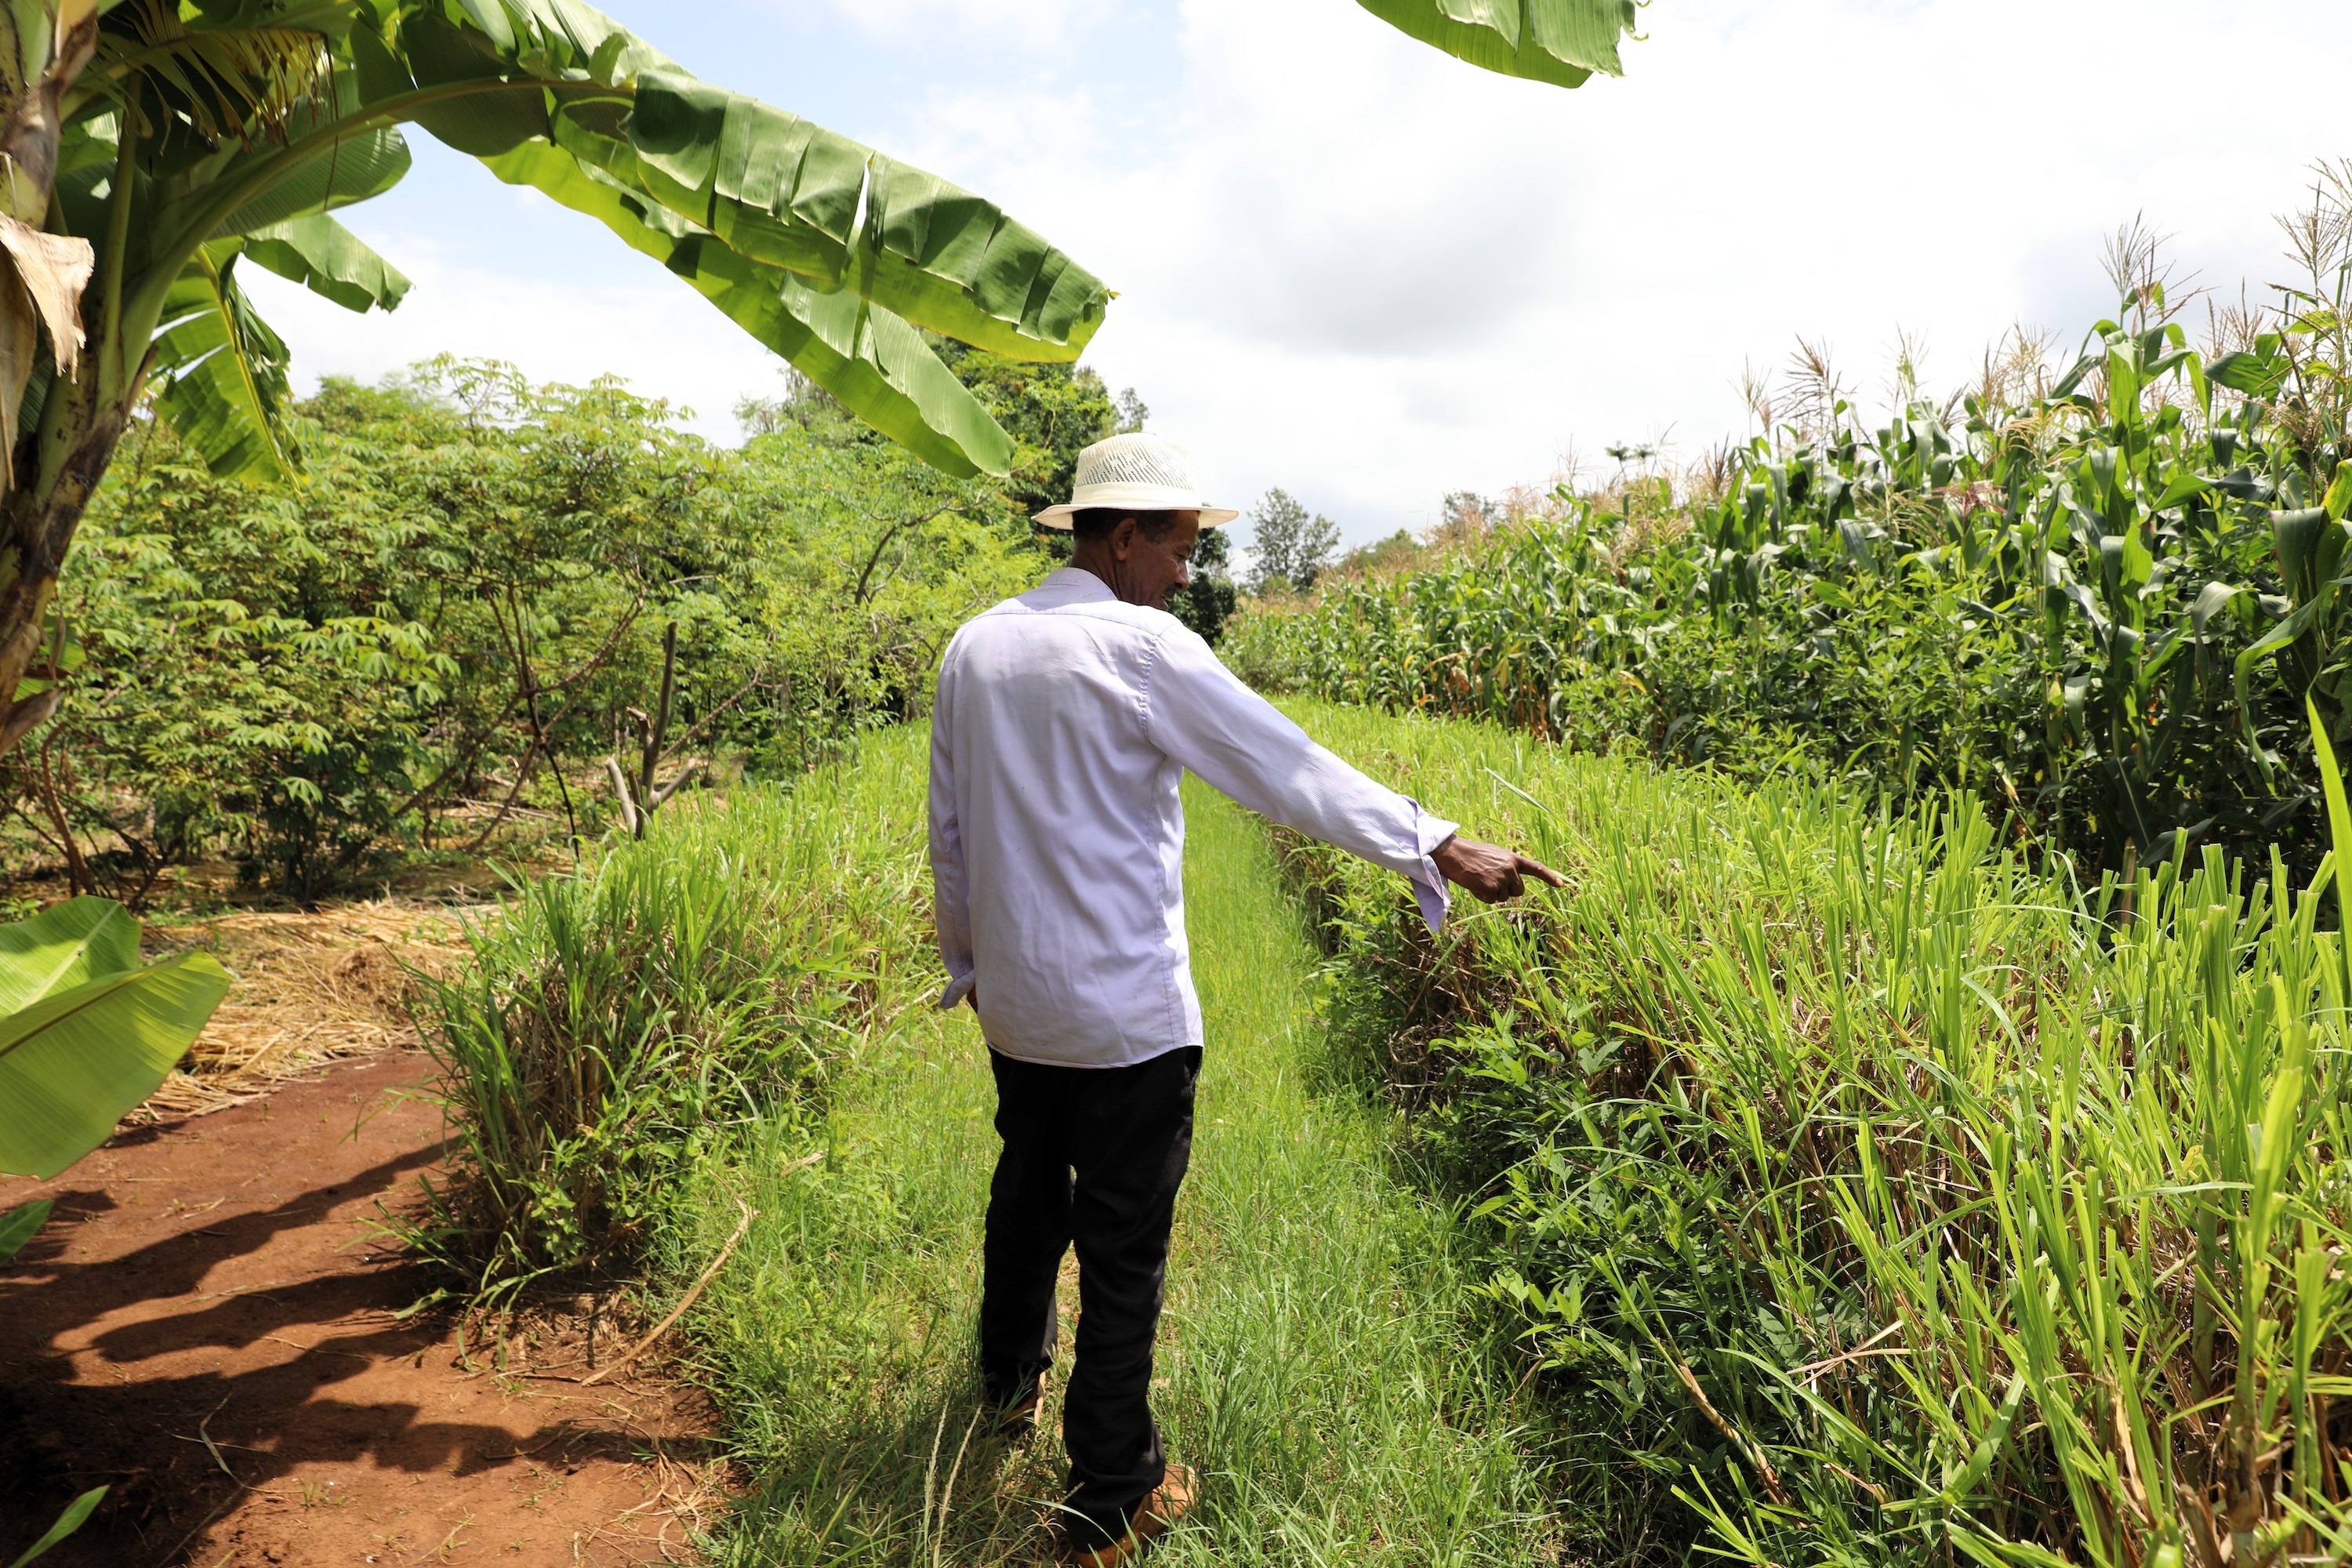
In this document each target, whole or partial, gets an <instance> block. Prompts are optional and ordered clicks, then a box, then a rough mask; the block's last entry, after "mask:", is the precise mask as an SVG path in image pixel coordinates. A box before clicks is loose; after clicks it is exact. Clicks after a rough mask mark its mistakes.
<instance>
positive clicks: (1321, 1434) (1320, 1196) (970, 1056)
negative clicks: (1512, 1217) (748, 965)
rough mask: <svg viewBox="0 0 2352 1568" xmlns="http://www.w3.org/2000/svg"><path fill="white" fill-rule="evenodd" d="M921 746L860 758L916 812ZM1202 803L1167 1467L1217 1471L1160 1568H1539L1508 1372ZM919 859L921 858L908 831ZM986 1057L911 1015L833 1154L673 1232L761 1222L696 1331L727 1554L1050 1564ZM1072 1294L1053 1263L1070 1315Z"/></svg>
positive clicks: (732, 1557) (736, 1177) (1169, 1345)
mask: <svg viewBox="0 0 2352 1568" xmlns="http://www.w3.org/2000/svg"><path fill="white" fill-rule="evenodd" d="M918 761H919V752H917V751H916V749H915V745H914V738H912V737H909V738H908V739H907V740H905V741H903V742H889V743H886V744H884V745H881V746H877V747H875V748H873V749H871V750H870V751H869V752H868V753H867V760H866V771H868V772H869V773H872V775H873V777H874V784H873V785H872V787H875V788H887V789H892V790H896V791H898V792H900V794H901V795H902V798H903V806H904V811H905V814H906V816H907V819H908V820H909V821H913V820H918V819H919V817H918V812H919V802H920V795H921V787H922V786H921V775H920V772H919V767H918V766H917V763H918ZM1188 808H1189V810H1190V812H1191V814H1192V846H1191V848H1190V851H1189V858H1188V863H1187V888H1188V893H1189V898H1190V903H1189V910H1188V912H1189V919H1190V923H1191V929H1192V940H1193V952H1194V962H1195V964H1196V966H1197V967H1196V973H1197V978H1198V982H1199V984H1200V987H1201V991H1202V1002H1203V1007H1204V1011H1205V1015H1206V1019H1207V1033H1208V1041H1207V1047H1208V1048H1207V1058H1206V1063H1205V1067H1204V1070H1203V1074H1202V1086H1201V1094H1200V1101H1199V1128H1198V1132H1197V1135H1196V1138H1195V1142H1194V1150H1193V1164H1192V1175H1191V1177H1190V1179H1189V1180H1188V1182H1187V1184H1186V1186H1185V1190H1184V1194H1183V1197H1182V1199H1181V1202H1180V1204H1179V1207H1178V1223H1177V1231H1176V1237H1175V1253H1174V1258H1173V1260H1172V1262H1171V1269H1170V1292H1169V1308H1168V1314H1167V1318H1166V1321H1165V1323H1164V1324H1163V1327H1162V1331H1161V1359H1160V1369H1159V1375H1160V1384H1161V1386H1160V1391H1159V1393H1158V1394H1157V1395H1156V1398H1155V1405H1156V1408H1157V1410H1158V1413H1159V1415H1160V1421H1161V1424H1162V1426H1163V1428H1164V1429H1165V1431H1166V1433H1167V1436H1168V1441H1169V1445H1170V1448H1171V1454H1172V1455H1173V1457H1174V1458H1177V1459H1178V1460H1180V1461H1181V1462H1185V1463H1190V1464H1192V1465H1194V1466H1196V1467H1197V1468H1200V1470H1201V1471H1202V1474H1203V1477H1204V1479H1205V1483H1206V1484H1205V1486H1204V1488H1203V1506H1202V1510H1200V1512H1199V1514H1198V1515H1197V1516H1196V1521H1195V1522H1194V1523H1192V1524H1191V1525H1189V1526H1188V1527H1187V1528H1186V1529H1185V1530H1184V1531H1182V1532H1181V1533H1180V1534H1179V1535H1178V1536H1177V1537H1176V1538H1174V1539H1173V1540H1171V1542H1169V1543H1168V1544H1167V1545H1165V1546H1164V1547H1163V1548H1162V1549H1161V1550H1160V1552H1159V1553H1158V1555H1157V1557H1156V1560H1157V1561H1159V1562H1163V1563H1169V1564H1171V1565H1176V1564H1184V1563H1209V1562H1216V1563H1266V1564H1274V1563H1296V1564H1336V1563H1416V1564H1418V1563H1440V1564H1463V1565H1468V1564H1508V1563H1538V1562H1545V1561H1550V1560H1552V1552H1553V1550H1554V1546H1555V1540H1554V1538H1555V1536H1556V1533H1557V1527H1556V1525H1555V1524H1554V1522H1553V1521H1551V1520H1550V1518H1549V1515H1548V1511H1547V1508H1546V1505H1545V1501H1544V1497H1545V1488H1544V1487H1543V1485H1542V1484H1541V1477H1540V1475H1539V1474H1538V1470H1537V1469H1536V1468H1534V1467H1533V1466H1532V1465H1531V1463H1530V1461H1529V1460H1528V1458H1527V1457H1526V1455H1527V1452H1528V1445H1527V1444H1525V1443H1524V1442H1523V1441H1522V1440H1521V1439H1522V1435H1523V1434H1522V1427H1523V1425H1524V1422H1525V1420H1526V1417H1525V1416H1524V1415H1522V1413H1521V1412H1520V1411H1519V1410H1518V1409H1517V1407H1516V1406H1515V1405H1513V1403H1512V1395H1511V1394H1510V1390H1511V1389H1512V1387H1513V1380H1512V1378H1511V1377H1510V1376H1509V1375H1508V1374H1507V1373H1508V1369H1507V1368H1506V1367H1505V1366H1504V1365H1503V1364H1501V1363H1500V1362H1499V1360H1498V1359H1497V1358H1496V1354H1495V1352H1493V1351H1492V1350H1491V1349H1490V1347H1489V1346H1488V1344H1487V1342H1485V1341H1483V1340H1482V1339H1481V1338H1480V1337H1479V1335H1478V1332H1477V1331H1476V1329H1475V1316H1474V1314H1473V1311H1472V1310H1471V1309H1472V1306H1473V1303H1472V1300H1471V1298H1470V1289H1471V1282H1470V1280H1469V1279H1467V1278H1466V1277H1465V1273H1464V1271H1463V1269H1462V1268H1461V1266H1460V1263H1459V1260H1458V1259H1457V1258H1456V1256H1455V1252H1454V1240H1453V1238H1454V1236H1455V1235H1456V1234H1458V1232H1457V1229H1456V1227H1455V1226H1454V1225H1453V1224H1452V1223H1451V1221H1450V1218H1449V1216H1448V1215H1447V1214H1445V1213H1444V1212H1443V1211H1441V1210H1439V1209H1435V1208H1433V1207H1432V1206H1430V1205H1428V1204H1427V1203H1426V1202H1425V1201H1424V1200H1423V1199H1421V1198H1419V1197H1417V1196H1415V1195H1414V1194H1413V1192H1412V1188H1411V1187H1410V1185H1409V1184H1404V1183H1402V1182H1400V1181H1399V1180H1398V1179H1397V1178H1396V1174H1395V1173H1393V1172H1392V1171H1391V1156H1392V1154H1393V1152H1394V1150H1395V1149H1396V1147H1397V1145H1398V1142H1399V1129H1398V1128H1397V1127H1396V1126H1395V1125H1394V1124H1393V1123H1391V1121H1388V1120H1386V1119H1385V1118H1384V1116H1383V1114H1382V1113H1381V1112H1378V1111H1376V1110H1370V1109H1368V1106H1369V1103H1370V1102H1369V1101H1368V1100H1366V1098H1365V1097H1364V1096H1362V1095H1360V1094H1358V1093H1356V1092H1354V1091H1353V1090H1352V1089H1351V1088H1350V1087H1349V1086H1348V1085H1346V1084H1345V1083H1344V1082H1341V1081H1339V1079H1338V1077H1337V1076H1336V1075H1335V1074H1334V1072H1333V1071H1332V1064H1331V1061H1330V1059H1329V1053H1328V1050H1327V1048H1326V1045H1325V1039H1326V1037H1325V1034H1324V1031H1323V1030H1322V1028H1321V1027H1320V1026H1319V1023H1318V1019H1317V1017H1316V1016H1315V1014H1314V1013H1313V1011H1312V1009H1311V1008H1310V1005H1309V1001H1310V997H1312V996H1313V995H1314V994H1317V966H1318V962H1319V960H1318V955H1317V953H1316V952H1315V951H1314V949H1313V948H1312V947H1311V945H1310V944H1309V942H1308V941H1307V932H1306V931H1305V929H1304V925H1303V923H1302V921H1301V920H1300V919H1299V917H1298V915H1297V913H1296V911H1295V906H1294V901H1293V900H1290V899H1289V898H1288V896H1287V895H1286V892H1285V890H1284V888H1283V885H1282V884H1281V882H1280V879H1279V877H1278V874H1277V872H1276V868H1275V865H1274V863H1273V860H1272V858H1271V855H1270V851H1269V847H1268V844H1267V841H1266V839H1265V835H1264V833H1263V830H1262V828H1261V827H1260V826H1259V825H1258V824H1257V823H1255V821H1254V820H1253V819H1251V818H1249V817H1247V816H1245V815H1244V814H1243V813H1242V812H1240V811H1239V810H1238V809H1236V808H1234V807H1233V806H1232V805H1228V804H1227V803H1225V802H1224V801H1223V800H1222V799H1219V798H1217V797H1215V796H1213V795H1210V794H1209V793H1208V792H1206V791H1202V790H1199V789H1198V788H1197V787H1194V788H1191V789H1189V791H1188ZM904 853H905V854H906V855H908V856H910V857H913V858H916V859H917V860H919V857H920V853H921V849H920V845H919V843H908V844H907V845H906V846H905V848H904ZM923 973H927V970H926V967H925V964H924V963H923V961H922V960H921V959H920V958H919V957H918V958H915V959H913V960H911V961H910V962H909V963H908V967H907V969H906V971H905V972H904V973H903V974H900V975H898V976H894V977H889V978H886V981H885V989H886V991H889V990H891V988H892V987H894V986H897V987H900V988H902V989H903V991H904V992H905V994H908V995H909V996H911V994H912V989H913V986H914V985H915V984H917V983H918V980H919V976H920V975H921V974H923ZM983 1049H984V1047H982V1043H981V1040H980V1037H979V1035H978V1032H977V1031H976V1029H975V1028H974V1027H973V1026H972V1024H971V1017H970V1015H969V1013H965V1012H959V1013H957V1014H956V1015H953V1016H940V1015H937V1014H934V1013H930V1012H928V1011H923V1010H919V1009H917V1010H909V1011H907V1012H905V1013H903V1014H899V1015H898V1016H897V1019H896V1022H895V1023H894V1024H893V1025H892V1026H891V1027H890V1028H889V1029H888V1030H887V1032H886V1033H884V1034H882V1035H880V1036H879V1037H877V1038H876V1039H875V1040H874V1041H873V1043H872V1044H871V1045H870V1046H869V1047H866V1049H865V1050H864V1051H863V1053H862V1054H861V1056H860V1058H859V1062H858V1065H857V1066H856V1068H854V1069H853V1070H852V1071H851V1072H850V1074H849V1075H848V1076H847V1078H846V1079H845V1080H843V1082H842V1083H841V1086H840V1089H839V1092H838V1094H837V1095H836V1097H835V1100H834V1102H833V1109H832V1111H831V1114H830V1117H829V1119H828V1121H826V1122H825V1124H824V1144H823V1148H824V1161H823V1163H822V1164H820V1165H818V1166H816V1167H814V1168H801V1169H793V1168H792V1167H793V1166H794V1165H795V1163H797V1162H798V1161H799V1160H801V1159H803V1158H804V1157H805V1154H806V1152H808V1149H809V1144H808V1142H807V1136H808V1135H807V1132H806V1131H805V1130H802V1131H793V1130H792V1129H790V1128H788V1127H786V1128H780V1129H779V1131H777V1132H776V1134H775V1135H774V1136H773V1137H772V1139H770V1140H769V1141H768V1142H767V1143H766V1144H764V1145H763V1146H761V1148H759V1149H758V1150H757V1151H756V1152H754V1154H753V1155H752V1156H751V1158H749V1159H747V1160H745V1161H743V1162H741V1163H739V1164H736V1165H734V1166H732V1167H730V1168H729V1169H727V1170H725V1171H723V1172H719V1171H714V1172H713V1173H711V1175H710V1177H709V1182H708V1184H707V1185H706V1188H705V1190H704V1191H703V1193H702V1194H701V1201H700V1203H699V1204H698V1205H697V1208H696V1213H697V1214H698V1216H699V1219H698V1224H697V1225H696V1226H694V1227H692V1230H691V1232H690V1233H689V1234H688V1235H685V1236H681V1237H675V1238H674V1244H675V1245H677V1247H680V1248H681V1249H682V1250H681V1256H686V1255H690V1254H691V1253H692V1252H693V1251H694V1250H695V1249H697V1248H700V1247H709V1246H710V1245H712V1243H713V1241H714V1240H715V1238H716V1237H717V1236H719V1235H721V1234H723V1233H724V1230H725V1228H727V1227H728V1226H729V1225H730V1223H731V1215H732V1214H733V1212H734V1211H733V1205H732V1201H731V1200H732V1199H734V1198H735V1197H737V1196H740V1197H741V1198H743V1199H744V1200H745V1201H747V1202H749V1203H750V1204H751V1205H752V1206H753V1207H755V1208H756V1209H758V1210H759V1211H760V1218H759V1219H758V1221H757V1222H756V1224H755V1225H754V1226H753V1228H752V1230H751V1234H750V1235H749V1237H747V1238H746V1240H745V1242H744V1244H743V1247H742V1250H741V1254H740V1258H741V1260H740V1261H739V1262H738V1263H737V1264H735V1265H733V1266H731V1267H730V1268H729V1269H728V1270H727V1271H726V1272H725V1274H724V1276H723V1277H722V1279H721V1280H720V1282H719V1284H718V1285H717V1286H715V1287H714V1289H713V1290H712V1292H711V1294H710V1297H709V1300H708V1303H707V1305H706V1306H704V1307H703V1308H701V1309H699V1310H698V1313H697V1316H696V1319H695V1321H696V1324H697V1329H698V1336H699V1343H700V1346H701V1352H700V1353H701V1357H702V1362H701V1365H702V1371H703V1373H704V1375H705V1377H706V1378H707V1379H708V1381H709V1384H710V1385H711V1387H712V1388H713V1389H714V1390H715V1391H716V1393H717V1394H718V1396H719V1399H720V1401H721V1403H722V1405H723V1407H724V1408H725V1410H726V1412H727V1415H728V1416H729V1419H730V1422H731V1424H732V1426H733V1430H734V1433H735V1436H736V1438H737V1440H738V1442H739V1443H740V1446H741V1448H742V1452H743V1454H744V1456H745V1458H746V1462H747V1466H748V1468H749V1471H750V1474H751V1488H750V1490H749V1492H748V1495H747V1496H745V1497H744V1498H743V1499H742V1500H741V1501H740V1507H739V1508H738V1510H737V1511H736V1512H735V1514H734V1515H733V1516H732V1518H731V1519H730V1521H728V1522H727V1523H726V1524H725V1525H724V1526H722V1527H721V1529H720V1530H719V1531H718V1539H717V1541H716V1542H715V1544H714V1547H713V1555H714V1557H715V1558H716V1560H717V1561H719V1562H720V1563H740V1564H746V1565H748V1564H752V1563H759V1564H762V1565H790V1564H812V1565H814V1564H820V1563H822V1564H843V1565H846V1564H858V1563H892V1564H903V1563H909V1562H912V1563H1000V1562H1024V1563H1025V1562H1032V1561H1036V1560H1038V1559H1039V1558H1040V1557H1041V1556H1042V1555H1043V1553H1044V1552H1045V1550H1046V1549H1047V1547H1048V1545H1049V1542H1048V1541H1047V1539H1046V1537H1045V1533H1044V1532H1043V1531H1042V1530H1041V1528H1040V1523H1039V1521H1040V1520H1041V1518H1042V1517H1043V1515H1044V1513H1045V1510H1046V1508H1047V1507H1048V1505H1049V1504H1050V1502H1051V1500H1053V1499H1055V1497H1057V1496H1058V1494H1059V1490H1060V1485H1061V1475H1062V1462H1063V1461H1062V1457H1061V1451H1060V1444H1059V1441H1058V1436H1056V1434H1057V1433H1058V1420H1059V1411H1058V1405H1056V1404H1049V1405H1048V1407H1047V1409H1046V1412H1045V1423H1044V1426H1043V1428H1042V1432H1041V1436H1039V1437H1038V1438H1037V1439H1035V1440H1034V1442H1032V1443H1031V1444H1030V1445H1028V1446H1027V1447H1025V1448H1011V1447H1006V1446H1004V1445H1003V1444H1001V1443H998V1442H995V1441H993V1440H991V1439H988V1438H986V1437H985V1436H982V1433H981V1432H980V1431H978V1430H977V1429H976V1425H977V1415H978V1408H977V1391H976V1388H975V1386H974V1384H973V1380H972V1377H971V1346H972V1324H973V1320H974V1313H975V1309H976V1307H977V1302H978V1295H979V1267H978V1254H979V1242H980V1226H981V1215H982V1203H983V1199H984V1194H985V1190H986V1184H987V1179H988V1173H989V1171H990V1168H991V1164H992V1160H993V1158H994V1152H995V1139H994V1135H993V1133H992V1131H991V1129H990V1127H989V1123H988V1117H989V1114H990V1111H991V1110H992V1091H991V1089H990V1083H989V1077H988V1071H987V1067H986V1062H985V1058H984V1056H983ZM1072 1285H1073V1280H1072V1279H1071V1277H1070V1276H1068V1275H1067V1274H1066V1277H1065V1290H1066V1293H1069V1294H1071V1295H1072V1299H1071V1300H1069V1301H1067V1302H1066V1315H1065V1321H1066V1322H1067V1321H1069V1319H1068V1310H1069V1309H1070V1308H1073V1307H1074V1306H1075V1300H1074V1292H1073V1291H1072ZM1065 1353H1066V1341H1065ZM1064 1366H1065V1368H1066V1363H1064Z"/></svg>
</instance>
